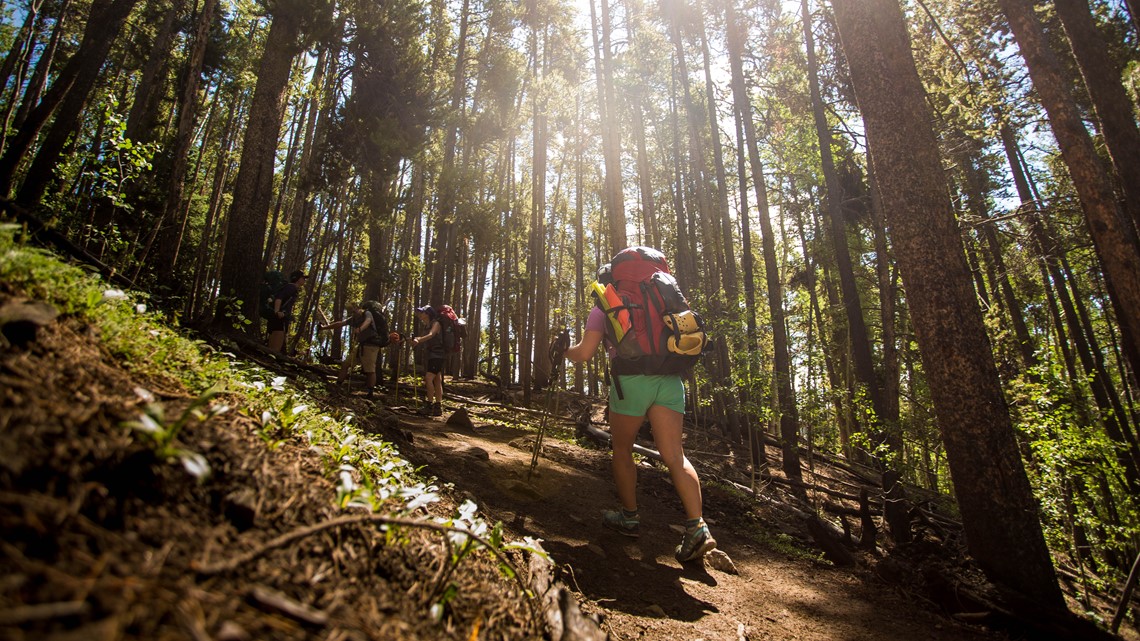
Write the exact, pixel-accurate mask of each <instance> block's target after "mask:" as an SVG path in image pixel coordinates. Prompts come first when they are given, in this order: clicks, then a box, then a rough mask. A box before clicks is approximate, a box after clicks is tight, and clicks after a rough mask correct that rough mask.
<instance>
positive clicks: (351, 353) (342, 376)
mask: <svg viewBox="0 0 1140 641" xmlns="http://www.w3.org/2000/svg"><path fill="white" fill-rule="evenodd" d="M355 364H356V346H355V345H354V346H352V347H351V348H349V350H348V356H346V357H345V359H344V362H343V363H341V364H340V373H339V374H337V375H336V382H337V383H343V382H345V381H346V380H348V375H349V373H351V372H352V366H353V365H355Z"/></svg>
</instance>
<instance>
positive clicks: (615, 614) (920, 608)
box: [400, 390, 1001, 641]
mask: <svg viewBox="0 0 1140 641" xmlns="http://www.w3.org/2000/svg"><path fill="white" fill-rule="evenodd" d="M465 391H470V390H465ZM445 406H446V409H447V410H455V409H456V408H457V407H458V406H459V403H455V402H448V403H445ZM472 409H476V408H472ZM504 411H507V412H509V410H504ZM450 413H451V412H450V411H445V413H444V417H443V418H437V419H427V418H420V417H417V416H414V415H410V414H405V413H402V412H401V414H400V416H401V418H400V422H401V427H402V428H403V429H404V430H406V431H407V432H408V433H410V434H411V435H412V443H411V444H410V446H409V445H404V446H402V447H401V451H402V452H403V454H404V455H405V456H406V457H407V458H408V459H409V460H411V461H412V462H413V463H415V464H416V465H423V466H425V467H426V470H427V472H428V473H429V474H431V475H434V476H436V477H437V478H439V479H440V480H441V481H444V482H447V483H452V484H454V485H455V487H456V488H457V489H458V490H459V491H460V492H463V493H467V494H470V498H472V499H474V500H475V501H476V503H477V504H478V505H479V506H480V508H481V509H482V510H483V511H484V512H485V513H486V514H487V515H488V516H489V517H490V518H491V519H492V520H501V521H502V522H503V523H504V525H505V526H506V527H507V528H508V529H509V530H510V531H511V533H512V534H515V535H518V536H522V535H527V536H533V537H538V538H541V539H542V540H543V546H544V547H545V548H546V549H547V550H548V551H549V552H550V554H551V555H552V556H553V558H554V559H555V561H556V562H557V563H558V564H559V565H560V566H561V567H562V569H563V577H564V579H565V581H566V582H567V583H568V584H569V585H570V586H571V587H572V588H574V589H576V590H580V598H581V599H582V601H583V609H584V610H585V611H586V612H589V613H595V614H598V615H600V616H601V617H602V619H603V622H604V626H605V627H606V629H607V630H608V631H609V632H611V634H612V635H613V637H614V638H616V639H640V638H646V639H741V638H746V639H800V640H811V639H820V640H824V639H827V640H834V639H844V640H851V641H854V640H857V639H867V640H870V639H877V640H887V641H889V640H896V639H897V640H900V641H901V640H906V641H913V640H915V639H938V640H957V639H981V638H1001V637H1000V636H997V635H995V634H993V633H987V632H985V631H982V630H979V629H977V628H972V627H968V626H965V625H962V624H959V623H957V622H955V621H953V620H952V619H950V618H947V617H944V616H941V615H939V614H936V613H935V612H933V611H932V610H930V609H927V607H926V605H927V604H925V603H924V602H922V601H921V600H920V599H919V598H918V597H916V596H915V595H913V594H902V593H897V592H896V591H895V589H894V588H892V587H891V586H889V585H887V584H886V583H884V582H883V581H881V580H878V579H877V578H876V577H874V576H873V575H872V574H871V573H870V572H869V571H867V570H863V569H856V570H850V569H837V568H835V567H833V566H831V564H829V563H826V562H823V561H816V560H812V559H811V558H809V556H808V555H806V554H805V555H801V556H796V555H794V554H789V553H786V552H781V551H779V550H777V549H775V547H774V546H773V545H772V544H771V543H765V541H772V540H776V539H777V538H778V536H777V535H778V533H779V532H781V531H791V530H792V527H791V526H789V525H787V524H784V523H781V522H780V521H779V519H778V517H777V516H775V515H774V514H773V513H765V512H764V511H763V509H762V508H761V507H760V506H759V505H757V504H756V502H755V501H752V502H745V501H744V500H743V499H741V498H739V497H737V496H733V495H732V494H730V493H729V492H727V491H725V490H724V489H721V487H720V486H717V485H715V484H713V483H709V482H708V480H709V479H707V478H705V479H702V480H703V481H704V484H705V485H704V497H705V514H706V518H707V519H708V521H709V522H710V526H711V528H712V531H713V533H714V535H715V536H716V538H717V541H718V543H719V548H720V549H721V550H723V551H724V552H725V553H727V554H728V556H729V557H730V558H731V559H732V560H733V561H734V562H735V565H736V568H737V569H738V570H739V575H735V576H734V575H732V574H728V573H725V572H721V571H717V570H714V569H711V568H709V567H708V566H707V565H705V566H703V567H702V566H696V567H682V566H681V565H680V564H679V563H677V562H676V560H674V558H673V549H674V546H675V545H676V544H677V543H678V542H679V540H680V536H681V535H680V534H679V532H678V531H676V529H675V528H673V527H670V526H671V525H672V524H679V523H680V522H681V521H682V520H683V513H682V512H681V509H680V503H679V501H678V499H677V497H676V495H675V493H674V492H673V488H672V486H671V485H670V483H669V480H668V474H667V473H666V472H665V470H664V468H659V467H655V466H653V465H650V464H648V463H643V464H642V466H641V467H640V468H639V487H638V492H639V494H638V498H639V508H640V510H641V514H642V526H641V527H642V535H641V537H640V538H639V539H630V538H628V537H623V536H621V535H619V534H617V533H614V532H610V531H608V530H606V529H604V528H602V527H601V524H600V521H599V516H600V513H601V511H602V510H603V509H609V508H612V507H613V506H615V505H616V496H615V493H614V490H613V486H612V483H611V480H610V478H611V477H610V469H609V460H610V457H609V452H608V451H603V450H601V449H591V448H588V447H580V446H578V445H576V444H574V443H569V442H567V441H565V440H559V439H554V438H550V437H548V438H547V439H546V441H545V448H544V454H543V457H542V458H541V459H540V462H539V467H538V470H537V473H536V474H535V475H534V476H533V477H532V478H531V479H529V480H528V478H527V476H528V474H527V472H528V469H529V466H530V462H531V450H530V448H531V445H532V443H533V438H534V437H533V432H525V431H523V430H518V429H512V428H510V427H503V426H502V425H500V424H497V423H495V422H487V421H484V420H480V418H479V417H478V416H474V417H473V421H474V424H475V428H474V429H473V430H472V429H467V428H465V427H461V426H457V425H452V424H448V423H447V422H446V420H445V419H446V418H447V417H448V415H449V414H450ZM700 467H701V466H700V464H699V463H698V469H700ZM748 531H752V532H753V535H751V536H750V535H749V534H748Z"/></svg>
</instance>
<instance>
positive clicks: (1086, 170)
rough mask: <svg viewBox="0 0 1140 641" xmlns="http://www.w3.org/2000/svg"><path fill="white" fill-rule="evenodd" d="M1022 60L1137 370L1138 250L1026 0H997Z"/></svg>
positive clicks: (1139, 362)
mask: <svg viewBox="0 0 1140 641" xmlns="http://www.w3.org/2000/svg"><path fill="white" fill-rule="evenodd" d="M998 3H999V5H1000V6H1001V8H1002V10H1003V11H1004V12H1005V14H1006V17H1007V18H1008V20H1009V25H1010V29H1011V30H1012V31H1013V35H1014V37H1015V38H1016V40H1017V44H1018V47H1019V48H1020V50H1021V55H1022V57H1023V58H1024V59H1025V64H1026V67H1027V68H1028V70H1029V75H1030V78H1031V79H1032V80H1033V86H1034V87H1035V88H1036V90H1037V94H1038V96H1039V97H1040V98H1041V105H1042V106H1043V107H1044V108H1045V112H1046V114H1047V115H1048V117H1049V123H1050V125H1051V126H1052V129H1053V135H1054V137H1055V138H1056V139H1057V144H1058V146H1059V147H1060V149H1061V157H1062V158H1063V159H1064V161H1065V165H1066V166H1067V167H1068V168H1069V174H1070V177H1071V178H1072V180H1073V186H1074V188H1075V189H1076V191H1077V197H1078V200H1079V201H1080V203H1081V209H1082V210H1083V211H1084V215H1085V221H1086V223H1087V224H1088V228H1089V232H1090V235H1091V236H1092V239H1093V244H1094V245H1095V247H1096V253H1097V257H1098V258H1099V259H1100V263H1101V265H1102V266H1103V268H1104V275H1105V280H1106V281H1107V282H1108V291H1109V298H1110V299H1111V300H1112V304H1113V308H1114V310H1115V311H1116V317H1117V322H1118V323H1119V324H1120V331H1121V335H1122V343H1123V344H1124V353H1125V354H1126V355H1127V357H1128V361H1129V363H1130V364H1131V366H1132V371H1140V343H1138V342H1137V341H1138V338H1140V250H1138V247H1137V241H1136V235H1135V230H1134V228H1133V226H1132V223H1131V222H1130V221H1129V220H1127V219H1126V218H1125V217H1124V215H1123V212H1122V211H1121V210H1120V208H1119V207H1118V206H1117V203H1116V197H1115V195H1114V194H1113V189H1112V181H1111V179H1110V178H1109V175H1108V172H1107V171H1106V170H1105V168H1104V165H1103V164H1101V160H1100V157H1099V156H1098V155H1097V153H1096V148H1095V146H1094V145H1093V141H1092V138H1090V137H1089V133H1088V130H1087V129H1085V125H1084V122H1083V121H1082V120H1081V117H1080V113H1079V112H1078V110H1077V106H1076V104H1075V103H1074V101H1073V98H1072V96H1071V94H1070V93H1069V83H1067V82H1065V78H1064V75H1063V74H1062V72H1061V67H1060V64H1059V62H1058V61H1057V58H1056V57H1055V56H1054V55H1053V53H1052V52H1051V51H1050V50H1049V47H1048V43H1047V42H1046V40H1045V34H1044V32H1043V31H1042V28H1041V24H1040V23H1039V22H1038V21H1037V16H1036V15H1035V14H1034V9H1033V4H1032V2H1030V1H1029V0H998Z"/></svg>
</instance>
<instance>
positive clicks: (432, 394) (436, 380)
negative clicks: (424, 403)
mask: <svg viewBox="0 0 1140 641" xmlns="http://www.w3.org/2000/svg"><path fill="white" fill-rule="evenodd" d="M424 383H425V386H426V387H427V397H428V401H430V402H432V403H442V402H443V381H441V380H440V375H439V374H435V373H432V372H428V373H427V374H425V375H424Z"/></svg>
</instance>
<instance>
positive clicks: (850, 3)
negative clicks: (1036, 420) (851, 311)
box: [832, 0, 1066, 613]
mask: <svg viewBox="0 0 1140 641" xmlns="http://www.w3.org/2000/svg"><path fill="white" fill-rule="evenodd" d="M832 6H833V7H834V8H835V20H836V24H837V26H838V28H839V33H840V37H841V39H842V42H843V50H844V53H845V54H846V58H847V64H848V66H849V68H850V70H851V78H852V83H853V85H854V88H855V93H856V97H857V99H858V103H859V108H860V111H861V112H862V114H863V122H864V125H865V127H866V131H867V143H868V147H869V149H870V151H871V153H872V159H873V162H874V171H875V176H876V178H877V181H878V185H879V189H880V194H881V197H882V201H883V210H884V212H885V213H886V215H887V219H888V221H889V226H890V230H891V236H892V241H893V246H894V249H895V255H896V256H897V258H898V262H899V271H900V273H901V275H902V279H903V284H904V286H905V288H906V292H907V300H908V302H909V305H910V309H911V317H912V320H913V323H914V329H915V334H916V337H917V339H918V344H919V348H920V350H921V353H922V362H923V366H924V368H925V370H926V372H927V375H928V377H929V379H930V387H931V396H932V398H933V401H934V406H935V411H936V412H937V416H938V424H939V427H940V429H941V432H942V439H943V442H944V443H945V444H946V452H947V455H948V457H949V462H950V469H951V474H952V476H953V479H954V489H955V491H956V493H957V495H958V504H959V507H960V509H961V511H962V522H963V526H964V528H965V530H966V539H967V543H968V545H969V548H970V552H971V553H972V554H973V556H974V558H975V559H977V560H978V563H979V565H980V566H981V567H982V569H983V570H984V571H985V572H986V574H987V575H988V576H989V577H990V578H991V579H992V580H994V581H995V582H997V583H999V584H1002V585H1005V586H1007V587H1009V588H1012V589H1013V590H1015V591H1016V592H1018V593H1020V594H1022V595H1025V596H1026V597H1028V598H1029V599H1032V601H1033V602H1034V603H1035V604H1036V607H1037V608H1040V609H1041V610H1044V611H1046V612H1052V613H1063V612H1065V611H1066V610H1065V602H1064V599H1063V598H1062V595H1061V590H1060V588H1059V586H1058V584H1057V579H1056V575H1055V574H1054V572H1053V566H1052V561H1051V559H1050V556H1049V550H1048V548H1047V547H1046V546H1045V539H1044V536H1043V535H1042V532H1041V525H1040V522H1039V520H1038V517H1037V509H1036V504H1035V502H1034V499H1033V494H1032V489H1031V488H1030V485H1029V480H1028V478H1027V476H1026V474H1025V470H1024V468H1023V467H1022V463H1021V459H1020V454H1019V451H1018V448H1017V442H1016V439H1015V438H1014V433H1013V426H1012V422H1011V420H1010V416H1009V410H1008V409H1007V407H1006V404H1005V398H1004V396H1003V393H1002V389H1001V384H1000V381H999V380H998V374H997V369H996V367H995V366H994V360H993V356H992V354H991V352H990V347H989V346H990V342H989V338H988V336H987V334H986V329H985V324H984V321H983V318H982V314H981V310H980V309H979V307H978V303H977V299H976V298H975V295H974V291H973V286H972V284H971V277H970V272H969V266H968V265H967V264H966V260H965V256H964V252H963V248H962V244H961V236H960V234H959V233H958V228H957V224H956V222H955V220H954V212H953V208H952V205H951V203H950V201H949V198H948V197H947V194H948V193H949V191H948V188H947V185H946V178H945V175H944V173H943V169H942V161H941V158H940V157H939V151H938V142H937V139H936V138H935V136H934V132H933V130H932V129H931V126H930V123H931V121H932V117H931V113H930V108H929V107H928V105H927V103H926V97H925V93H924V90H923V87H922V83H921V81H920V80H919V77H918V73H917V71H916V69H915V64H914V58H913V57H912V55H911V43H910V39H909V36H908V34H907V28H906V23H905V20H904V17H903V13H902V10H901V8H900V6H899V4H898V2H897V1H896V0H832ZM980 443H985V444H986V447H979V446H978V445H979V444H980Z"/></svg>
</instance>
